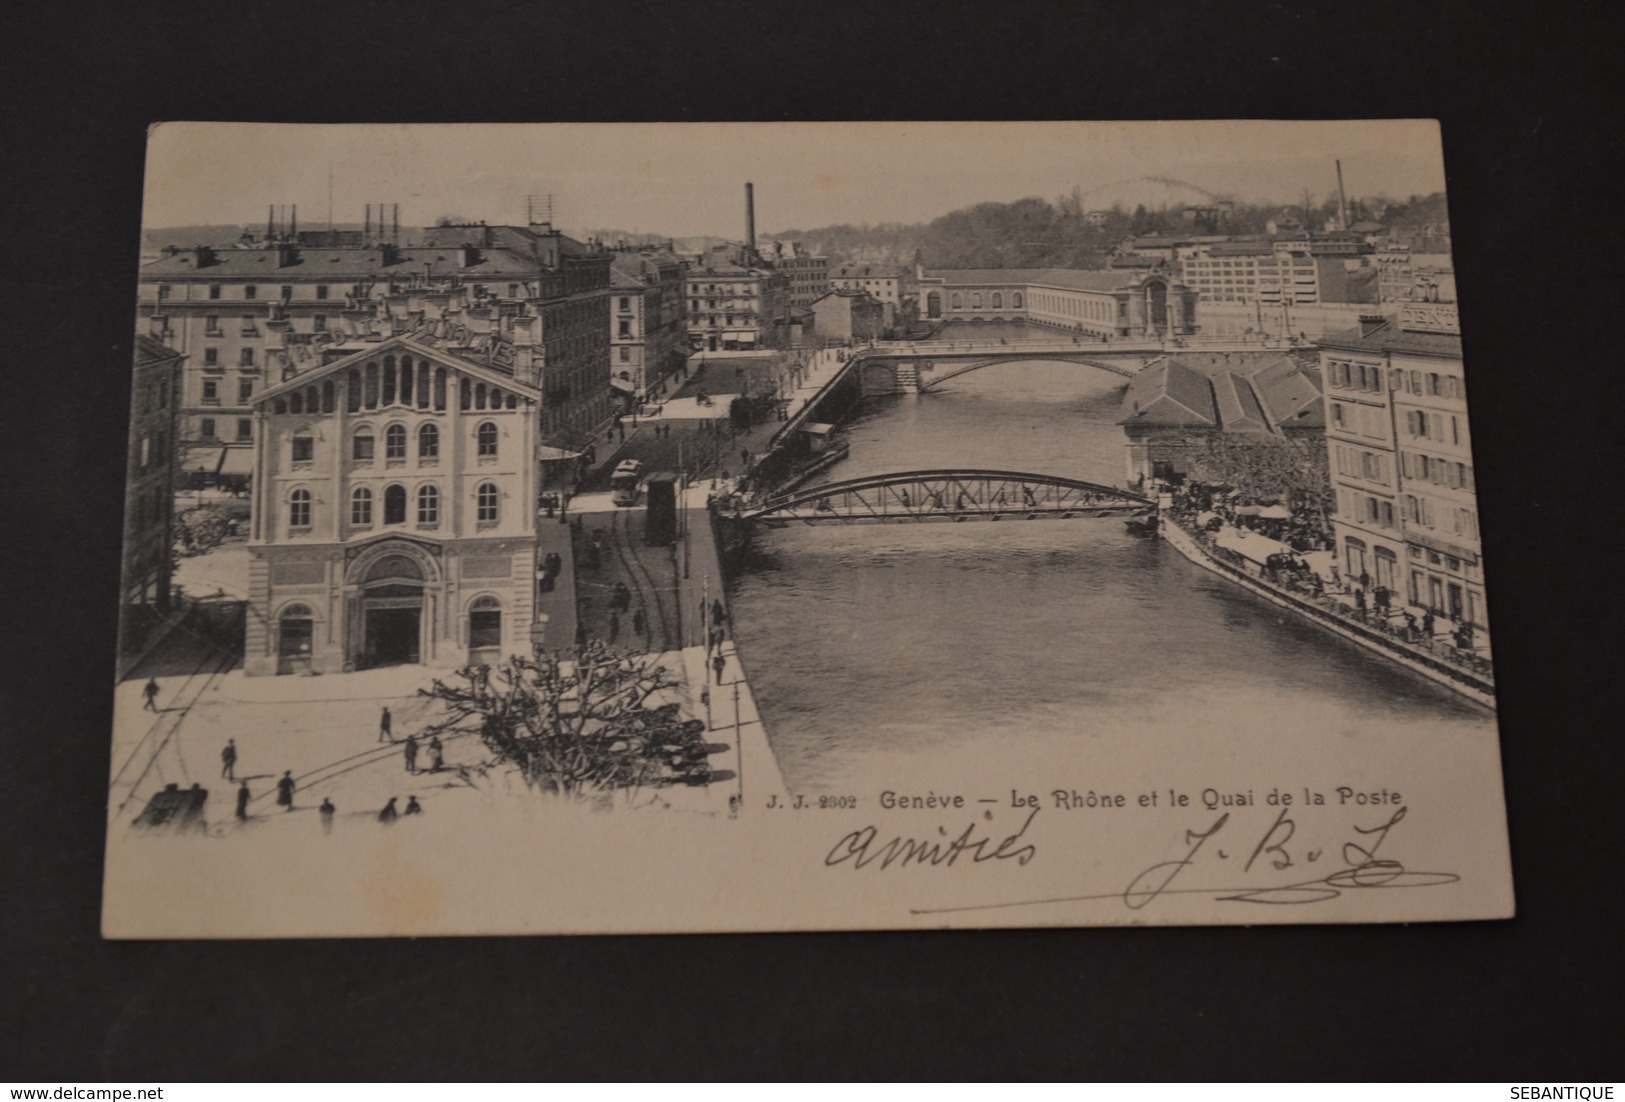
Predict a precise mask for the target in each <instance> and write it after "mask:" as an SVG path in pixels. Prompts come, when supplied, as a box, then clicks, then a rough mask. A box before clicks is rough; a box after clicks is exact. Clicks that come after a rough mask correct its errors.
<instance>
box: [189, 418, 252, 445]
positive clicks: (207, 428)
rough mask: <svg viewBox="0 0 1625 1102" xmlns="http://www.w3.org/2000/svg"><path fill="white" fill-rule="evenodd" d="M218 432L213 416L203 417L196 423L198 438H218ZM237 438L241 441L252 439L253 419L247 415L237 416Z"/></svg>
mask: <svg viewBox="0 0 1625 1102" xmlns="http://www.w3.org/2000/svg"><path fill="white" fill-rule="evenodd" d="M218 432H219V427H218V426H217V425H216V423H215V419H214V418H213V417H204V418H202V419H201V420H199V421H198V423H197V434H198V437H199V439H202V440H218V439H219V437H218V436H217V435H216V434H217V433H218ZM237 439H238V440H243V441H246V440H252V439H254V422H253V420H251V419H250V418H247V417H239V418H237Z"/></svg>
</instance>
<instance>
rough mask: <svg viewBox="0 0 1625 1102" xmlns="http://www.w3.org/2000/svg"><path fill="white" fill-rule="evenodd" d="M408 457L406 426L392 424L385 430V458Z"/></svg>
mask: <svg viewBox="0 0 1625 1102" xmlns="http://www.w3.org/2000/svg"><path fill="white" fill-rule="evenodd" d="M405 458H406V426H405V425H391V426H389V428H387V429H385V430H384V459H385V460H386V461H387V460H392V459H405Z"/></svg>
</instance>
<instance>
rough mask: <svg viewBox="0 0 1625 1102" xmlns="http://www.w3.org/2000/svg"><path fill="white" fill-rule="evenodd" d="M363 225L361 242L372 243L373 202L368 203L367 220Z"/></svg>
mask: <svg viewBox="0 0 1625 1102" xmlns="http://www.w3.org/2000/svg"><path fill="white" fill-rule="evenodd" d="M361 225H362V230H361V243H362V244H363V245H371V244H372V204H371V203H368V204H367V220H366V221H365V222H363V223H361Z"/></svg>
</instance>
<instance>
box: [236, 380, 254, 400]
mask: <svg viewBox="0 0 1625 1102" xmlns="http://www.w3.org/2000/svg"><path fill="white" fill-rule="evenodd" d="M252 397H254V380H253V379H238V380H237V402H238V404H239V405H247V404H248V400H249V399H250V398H252Z"/></svg>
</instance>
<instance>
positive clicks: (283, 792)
mask: <svg viewBox="0 0 1625 1102" xmlns="http://www.w3.org/2000/svg"><path fill="white" fill-rule="evenodd" d="M293 789H294V783H293V770H291V769H284V770H283V771H282V779H281V780H280V781H277V782H276V802H277V805H278V806H279V807H281V808H282V810H283V811H292V810H293Z"/></svg>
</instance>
